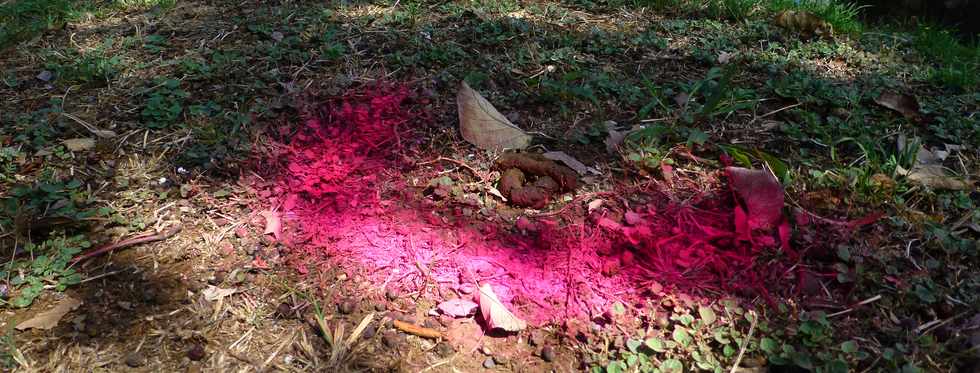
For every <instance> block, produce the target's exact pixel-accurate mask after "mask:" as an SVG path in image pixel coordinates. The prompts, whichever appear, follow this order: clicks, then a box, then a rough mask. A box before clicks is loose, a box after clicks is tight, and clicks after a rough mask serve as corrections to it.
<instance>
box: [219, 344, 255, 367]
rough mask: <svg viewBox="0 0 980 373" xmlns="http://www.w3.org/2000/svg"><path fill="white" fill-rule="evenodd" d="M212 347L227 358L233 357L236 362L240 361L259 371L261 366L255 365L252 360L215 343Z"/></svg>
mask: <svg viewBox="0 0 980 373" xmlns="http://www.w3.org/2000/svg"><path fill="white" fill-rule="evenodd" d="M214 347H215V348H217V349H218V350H219V351H221V352H224V353H226V354H228V356H231V357H233V358H235V359H238V360H240V361H241V362H243V363H248V364H249V365H251V366H253V367H255V368H258V369H259V370H261V366H260V365H259V364H258V363H256V362H255V361H254V360H252V359H249V358H247V357H245V356H242V355H241V354H239V353H237V352H235V351H232V350H231V349H230V348H228V347H225V346H222V345H220V344H217V343H215V344H214Z"/></svg>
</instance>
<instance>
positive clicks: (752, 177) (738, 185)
mask: <svg viewBox="0 0 980 373" xmlns="http://www.w3.org/2000/svg"><path fill="white" fill-rule="evenodd" d="M725 170H726V171H728V177H729V182H730V183H731V186H732V190H734V191H735V194H736V195H737V196H738V197H739V199H741V200H742V202H743V203H744V207H745V211H744V213H745V214H746V215H745V216H744V218H745V219H746V222H747V223H748V228H749V229H753V230H754V229H768V228H773V227H775V226H776V225H777V224H779V222H780V221H781V220H782V218H783V202H784V196H783V186H782V184H780V183H779V180H778V179H776V176H775V175H773V174H772V172H771V171H769V170H750V169H747V168H742V167H726V168H725ZM739 211H740V210H737V211H736V216H737V215H738V212H739ZM736 220H738V218H736Z"/></svg>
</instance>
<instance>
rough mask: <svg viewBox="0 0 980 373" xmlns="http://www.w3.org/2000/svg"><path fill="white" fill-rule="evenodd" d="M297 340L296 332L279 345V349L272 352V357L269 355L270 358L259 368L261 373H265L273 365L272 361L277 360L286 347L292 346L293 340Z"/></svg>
mask: <svg viewBox="0 0 980 373" xmlns="http://www.w3.org/2000/svg"><path fill="white" fill-rule="evenodd" d="M295 339H296V332H295V331H294V332H293V333H292V334H290V335H289V338H286V339H285V340H284V341H283V342H282V343H281V344H279V347H276V350H275V351H272V355H269V357H268V358H267V359H265V362H263V363H262V365H260V366H259V372H265V368H266V366H268V365H269V363H271V362H272V360H273V359H275V358H276V356H278V355H279V353H280V352H282V349H283V348H284V347H286V345H288V344H292V343H293V340H295Z"/></svg>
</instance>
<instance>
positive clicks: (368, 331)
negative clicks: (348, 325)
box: [361, 323, 378, 338]
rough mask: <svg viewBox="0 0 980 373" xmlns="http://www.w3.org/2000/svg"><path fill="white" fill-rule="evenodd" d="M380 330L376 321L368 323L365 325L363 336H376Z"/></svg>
mask: <svg viewBox="0 0 980 373" xmlns="http://www.w3.org/2000/svg"><path fill="white" fill-rule="evenodd" d="M377 332H378V327H377V326H375V324H374V323H370V324H368V326H366V327H364V331H362V332H361V336H362V337H364V338H371V337H374V334H375V333H377Z"/></svg>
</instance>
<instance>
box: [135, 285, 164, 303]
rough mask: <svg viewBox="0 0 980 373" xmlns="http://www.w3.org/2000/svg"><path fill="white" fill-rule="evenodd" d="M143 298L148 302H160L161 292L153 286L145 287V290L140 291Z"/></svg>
mask: <svg viewBox="0 0 980 373" xmlns="http://www.w3.org/2000/svg"><path fill="white" fill-rule="evenodd" d="M140 296H141V297H142V298H143V302H144V303H147V304H158V303H160V293H159V292H157V290H155V289H152V288H144V289H143V292H141V293H140Z"/></svg>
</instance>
